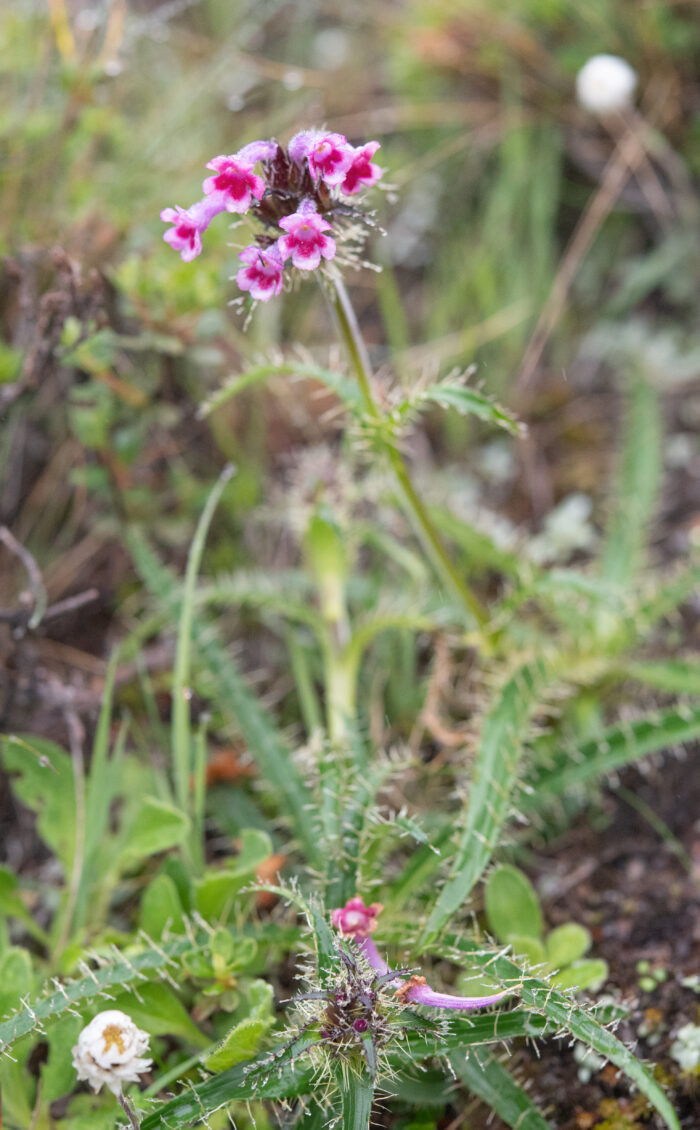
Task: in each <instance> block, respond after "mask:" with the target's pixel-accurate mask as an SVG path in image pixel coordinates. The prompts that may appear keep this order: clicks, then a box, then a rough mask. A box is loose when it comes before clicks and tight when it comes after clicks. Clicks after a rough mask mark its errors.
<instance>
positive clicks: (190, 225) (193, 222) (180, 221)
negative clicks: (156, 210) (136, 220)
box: [160, 193, 226, 263]
mask: <svg viewBox="0 0 700 1130" xmlns="http://www.w3.org/2000/svg"><path fill="white" fill-rule="evenodd" d="M225 207H226V204H225V201H224V199H223V198H222V196H221V194H220V193H213V194H212V195H211V196H209V197H207V198H206V199H205V200H198V201H197V203H196V204H193V205H192V207H191V208H180V207H179V206H178V205H176V206H175V207H174V208H164V209H163V211H162V212H161V214H160V218H161V220H163V221H164V222H165V223H166V224H172V225H173V226H172V227H171V228H170V230H169V231H166V232H165V233H164V234H163V239H164V240H165V242H166V243H169V244H170V246H171V247H172V248H174V249H175V251H179V252H180V258H181V259H183V260H184V262H185V263H189V262H190V261H191V260H192V259H195V258H196V257H197V255H199V254H200V252H201V250H202V232H203V231H206V229H207V228H208V227H209V224H210V223H211V221H212V220H213V218H214V216H216V215H218V214H219V212H223V211H224V209H225Z"/></svg>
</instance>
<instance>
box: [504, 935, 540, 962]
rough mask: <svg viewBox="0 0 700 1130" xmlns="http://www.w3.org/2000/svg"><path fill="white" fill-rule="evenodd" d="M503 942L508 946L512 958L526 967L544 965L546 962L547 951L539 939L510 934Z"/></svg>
mask: <svg viewBox="0 0 700 1130" xmlns="http://www.w3.org/2000/svg"><path fill="white" fill-rule="evenodd" d="M503 940H504V941H506V942H507V943H508V945H509V946H510V948H511V950H512V952H513V956H514V957H515V958H519V959H521V960H522V961H526V962H527V964H528V965H544V963H545V962H546V960H547V951H546V950H545V948H544V945H543V943H542V942H541V941H540V939H539V938H531V937H528V935H527V934H511V935H510V937H509V938H504V939H503Z"/></svg>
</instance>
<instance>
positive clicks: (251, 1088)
mask: <svg viewBox="0 0 700 1130" xmlns="http://www.w3.org/2000/svg"><path fill="white" fill-rule="evenodd" d="M313 1042H314V1040H313V1038H312V1037H303V1038H301V1039H299V1040H296V1041H295V1042H294V1043H293V1044H292V1045H291V1046H290V1047H288V1048H287V1049H285V1050H284V1051H283V1052H282V1053H281V1054H278V1055H274V1054H267V1055H262V1056H258V1058H257V1059H253V1060H247V1061H246V1062H245V1063H238V1064H236V1066H235V1067H231V1068H230V1069H229V1070H228V1071H223V1072H221V1074H219V1075H215V1076H214V1078H213V1079H207V1080H206V1082H205V1083H200V1084H198V1085H197V1086H195V1087H190V1088H189V1090H188V1091H186V1092H184V1093H183V1094H182V1095H179V1096H178V1097H177V1098H176V1099H173V1100H172V1101H171V1102H169V1103H165V1105H164V1106H162V1107H160V1108H159V1109H158V1110H157V1111H154V1112H153V1114H149V1115H147V1116H146V1118H144V1119H143V1120H142V1122H141V1127H142V1130H179V1128H180V1127H183V1126H190V1125H191V1124H192V1123H193V1122H201V1120H202V1118H206V1117H207V1116H208V1115H210V1114H213V1113H214V1111H216V1110H219V1109H220V1108H221V1107H224V1106H228V1104H229V1103H230V1102H233V1101H234V1100H235V1099H281V1098H294V1097H295V1096H296V1095H303V1094H308V1092H309V1091H310V1090H311V1087H312V1078H313V1067H312V1065H311V1063H310V1062H309V1061H308V1060H307V1059H303V1060H301V1061H300V1059H299V1057H300V1056H301V1055H302V1054H303V1053H304V1052H305V1051H307V1050H308V1049H309V1048H310V1047H311V1045H312V1044H313Z"/></svg>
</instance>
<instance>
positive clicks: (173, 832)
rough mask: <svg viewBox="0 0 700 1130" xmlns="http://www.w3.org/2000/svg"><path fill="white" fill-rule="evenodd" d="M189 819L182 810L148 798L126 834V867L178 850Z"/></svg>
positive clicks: (123, 842) (124, 854) (124, 849)
mask: <svg viewBox="0 0 700 1130" xmlns="http://www.w3.org/2000/svg"><path fill="white" fill-rule="evenodd" d="M188 829H189V820H188V819H187V817H186V816H185V815H184V813H182V812H181V811H180V810H179V808H175V806H174V805H172V804H168V803H167V802H166V801H164V800H156V798H155V797H146V799H145V800H144V802H143V804H142V805H141V807H140V809H139V811H138V813H137V815H136V818H135V819H134V821H133V823H132V824H131V825H130V827H129V828H128V830H127V831H126V832H125V833H124V836H123V840H122V845H121V852H120V855H121V859H122V862H123V863H124V864H128V863H130V862H133V861H135V860H141V859H144V858H145V857H146V856H149V855H156V854H157V853H158V852H161V851H167V850H168V848H172V847H177V845H178V844H181V843H182V842H183V840H184V839H185V836H186V835H187V832H188Z"/></svg>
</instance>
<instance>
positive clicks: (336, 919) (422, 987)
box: [331, 895, 511, 1012]
mask: <svg viewBox="0 0 700 1130" xmlns="http://www.w3.org/2000/svg"><path fill="white" fill-rule="evenodd" d="M381 910H382V905H381V903H372V905H371V906H365V904H364V902H363V901H362V899H361V898H360V897H359V895H356V896H355V898H352V899H349V900H348V902H346V904H345V906H342V907H338V909H337V910H334V911H333V913H332V915H331V921H332V923H333V925H334V926H335V927H336V929H337V930H339V931H340V933H341V934H343V936H345V937H350V938H353V939H354V940H355V942H356V943H357V946H358V949H360V950H361V952H362V953H363V954H364V956H365V958H366V959H367V961H368V962H369V964H370V965H371V966H372V968H373V969H374V970H375V971H376V972H377V973H378V974H380V976H381V977H383V978H384V980H385V981H391V980H392V979H393V978H392V976H391V969H390V968H389V966H388V965H387V963H386V962H385V960H384V958H383V957H382V956H381V954H380V953H379V950H378V949H377V947H376V945H375V944H374V941H373V940H372V938H370V936H369V935H370V934H371V933H372V932H373V931H374V930H375V929H376V927H377V915H378V914H379V913H380V912H381ZM394 976H395V977H396V978H398V977H400V976H401V974H400V973H396V974H395V975H394ZM510 992H511V990H510V989H503V990H502V991H501V992H500V993H494V994H493V995H492V996H490V997H458V996H454V995H453V994H452V993H438V992H436V991H435V989H431V988H430V985H429V984H428V982H427V981H426V979H425V977H418V976H415V975H414V976H413V977H411V978H410V979H409V980H408V981H406V982H405V984H403V985H401V987H400V988H399V989H397V990H396V993H395V996H396V997H397V998H398V999H399V1000H400V1001H401V1002H402V1003H403V1004H407V1003H409V1002H410V1003H411V1004H424V1005H429V1006H432V1007H433V1008H450V1009H454V1010H457V1011H461V1012H466V1011H469V1010H470V1009H472V1008H486V1007H487V1006H488V1005H490V1004H496V1002H497V1001H500V1000H502V999H503V997H506V996H508V994H509V993H510Z"/></svg>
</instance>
